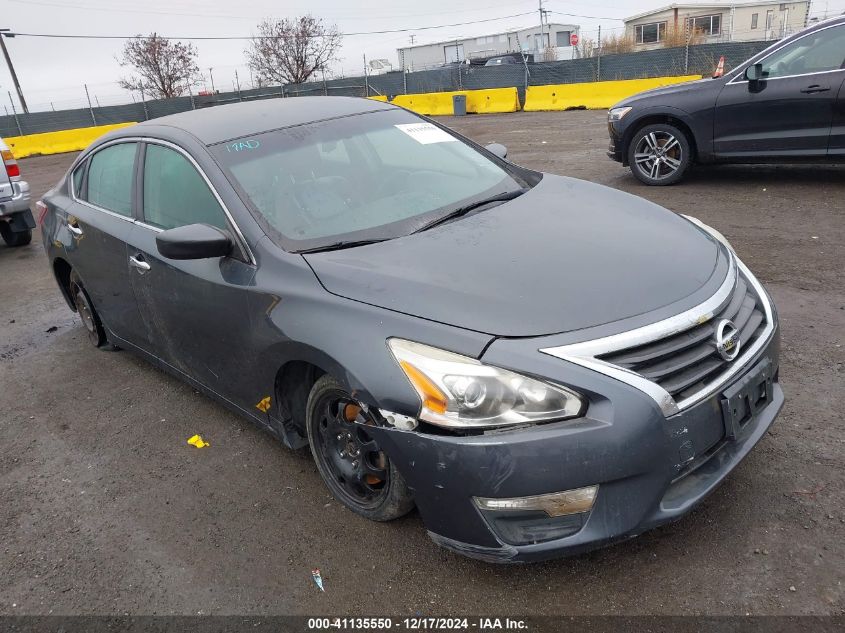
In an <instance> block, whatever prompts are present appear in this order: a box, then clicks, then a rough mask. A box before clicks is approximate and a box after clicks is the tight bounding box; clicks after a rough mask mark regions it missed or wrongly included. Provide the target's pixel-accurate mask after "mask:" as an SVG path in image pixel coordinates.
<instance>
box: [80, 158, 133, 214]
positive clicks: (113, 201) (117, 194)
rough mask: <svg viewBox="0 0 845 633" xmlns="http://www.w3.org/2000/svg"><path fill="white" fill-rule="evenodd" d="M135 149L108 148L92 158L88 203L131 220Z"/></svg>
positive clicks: (89, 171) (89, 169)
mask: <svg viewBox="0 0 845 633" xmlns="http://www.w3.org/2000/svg"><path fill="white" fill-rule="evenodd" d="M137 147H138V144H137V143H120V144H118V145H110V146H109V147H106V148H105V149H101V150H100V151H99V152H96V153H95V154H94V155H93V156H92V157H91V159H90V162H91V166H90V167H89V168H88V190H87V192H86V193H87V196H86V198H85V199H86V200H88V202H90V203H91V204H95V205H97V206H98V207H102V208H103V209H108V210H109V211H113V212H114V213H119V214H120V215H125V216H127V217H131V216H132V180H133V179H134V172H133V170H134V167H135V150H136V149H137ZM75 178H76V174H74V180H75Z"/></svg>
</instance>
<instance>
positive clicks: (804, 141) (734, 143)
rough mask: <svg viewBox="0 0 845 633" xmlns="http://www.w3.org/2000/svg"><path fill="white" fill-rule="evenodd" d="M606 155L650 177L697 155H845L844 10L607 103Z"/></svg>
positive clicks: (661, 177) (763, 158)
mask: <svg viewBox="0 0 845 633" xmlns="http://www.w3.org/2000/svg"><path fill="white" fill-rule="evenodd" d="M608 129H609V131H610V149H609V151H608V155H609V156H610V157H611V158H613V159H614V160H617V161H619V162H621V163H623V164H624V165H630V167H631V171H632V172H633V174H634V176H636V177H637V179H639V180H640V181H642V182H644V183H645V184H647V185H671V184H674V183H676V182H678V181H679V180H681V178H683V176H684V174H685V173H686V171H687V170H688V169H689V167H690V165H691V164H692V163H693V162H697V163H715V162H721V163H750V162H801V161H814V162H826V161H831V162H842V161H845V17H837V18H834V19H831V20H826V21H824V22H820V23H818V24H816V25H814V26H812V27H810V28H808V29H805V30H803V31H801V32H800V33H796V34H795V35H793V36H791V37H789V38H786V39H784V40H781V41H780V42H777V43H776V44H774V45H773V46H770V47H769V48H767V49H766V50H764V51H763V52H761V53H759V54H757V55H756V56H754V57H752V58H751V59H750V60H748V61H747V62H745V63H744V64H740V65H739V66H738V67H737V68H735V69H734V70H732V71H731V72H729V73H727V74H726V75H725V76H724V77H720V78H716V79H702V80H699V81H692V82H689V83H685V84H680V85H676V86H668V87H665V88H658V89H656V90H649V91H646V92H642V93H640V94H638V95H635V96H633V97H630V98H628V99H625V100H624V101H620V102H619V103H618V104H616V105H615V106H614V107H613V108H611V109H610V111H609V113H608Z"/></svg>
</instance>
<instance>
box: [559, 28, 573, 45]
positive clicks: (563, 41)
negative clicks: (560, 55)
mask: <svg viewBox="0 0 845 633" xmlns="http://www.w3.org/2000/svg"><path fill="white" fill-rule="evenodd" d="M571 33H572V31H558V32H557V36H556V44H557V45H558V46H569V36H570V34H571Z"/></svg>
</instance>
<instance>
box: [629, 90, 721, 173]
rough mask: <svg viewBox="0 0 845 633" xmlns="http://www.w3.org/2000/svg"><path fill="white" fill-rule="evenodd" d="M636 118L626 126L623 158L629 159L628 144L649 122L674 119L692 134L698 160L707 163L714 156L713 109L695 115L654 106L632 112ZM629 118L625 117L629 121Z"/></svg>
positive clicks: (681, 110) (664, 106)
mask: <svg viewBox="0 0 845 633" xmlns="http://www.w3.org/2000/svg"><path fill="white" fill-rule="evenodd" d="M631 114H634V115H635V116H634V118H632V119H631V120H630V121H627V120H626V126H625V129H624V132H623V136H622V138H623V146H622V151H623V158H624V159H627V155H628V144H629V143H630V142H631V138H632V137H633V136H634V133H635V132H636V131H637V130H638V129H639V128H641V127H642V126H643V125H644V124H648V122H649V121H650V120H651V121H654V120H658V119H666V118H672V119H676V120H677V121H680V122H681V123H682V124H683V125H684V126H686V128H687V129H688V130H689V132H690V133H691V134H692V137H693V138H692V142H693V144H694V146H695V150H696V158H697V159H698V160H699V161H700V162H707V161H709V160H710V158H711V157H712V154H713V134H712V130H713V124H712V120H713V112H712V108H709V109H706V110H702V111H701V112H697V113H693V112H688V111H686V110H683V109H681V108H678V107H674V106H666V105H659V104H656V105H653V106H645V107H640V106H637V108H636V110H634V111H632V112H631ZM627 118H628V117H625V119H627Z"/></svg>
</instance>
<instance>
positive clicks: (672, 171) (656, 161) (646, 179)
mask: <svg viewBox="0 0 845 633" xmlns="http://www.w3.org/2000/svg"><path fill="white" fill-rule="evenodd" d="M691 163H692V155H691V152H690V144H689V140H688V139H687V136H686V134H684V133H683V132H682V131H681V130H679V129H678V128H676V127H675V126H673V125H669V124H668V123H658V124H655V125H647V126H645V127H644V128H642V129H641V130H638V131H637V132H636V133H635V134H634V137H633V138H632V139H631V143H630V144H629V146H628V164H629V165H630V167H631V173H633V174H634V176H635V177H636V178H637V180H639V181H640V182H643V183H645V184H647V185H674V184H675V183H676V182H678V181H680V180H681V178H683V177H684V174H685V173H686V171H687V170H688V169H689V167H690V164H691Z"/></svg>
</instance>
